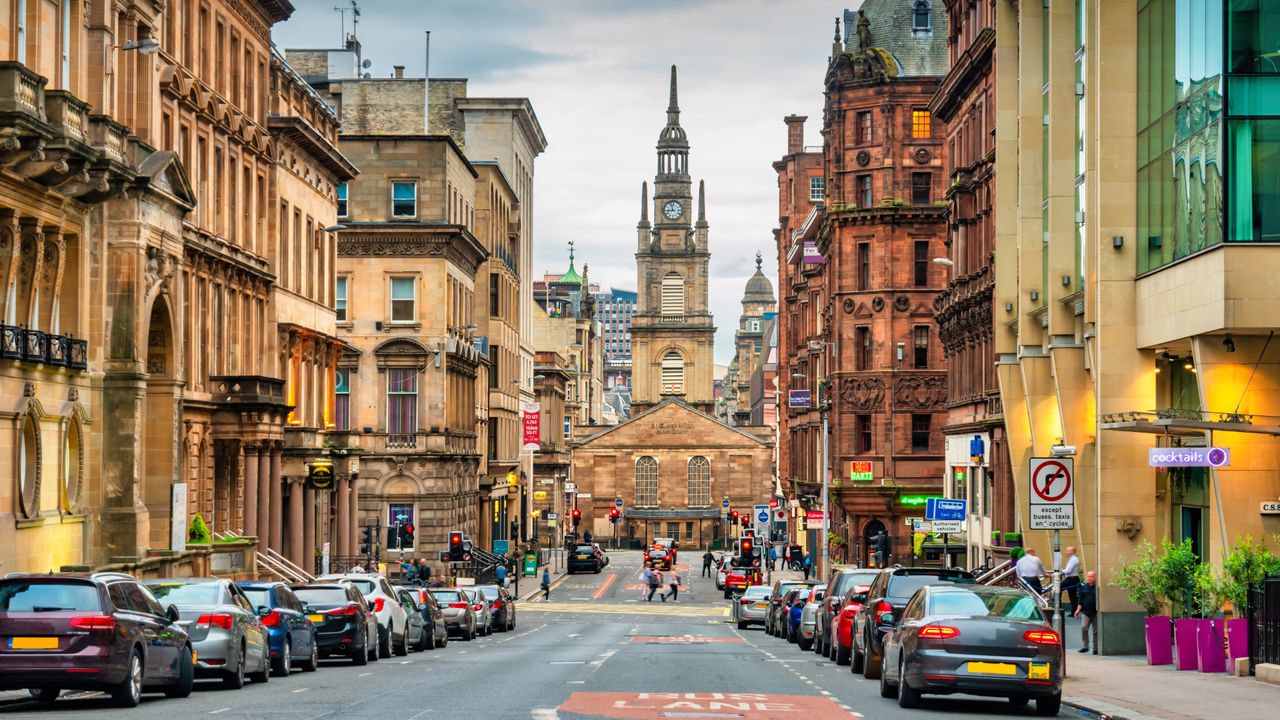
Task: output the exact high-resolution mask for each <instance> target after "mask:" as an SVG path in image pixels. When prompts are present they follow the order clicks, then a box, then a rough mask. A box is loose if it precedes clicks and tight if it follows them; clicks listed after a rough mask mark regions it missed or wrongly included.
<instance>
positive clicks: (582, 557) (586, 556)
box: [578, 555, 591, 560]
mask: <svg viewBox="0 0 1280 720" xmlns="http://www.w3.org/2000/svg"><path fill="white" fill-rule="evenodd" d="M589 557H591V556H590V555H579V556H578V559H579V560H586V559H587V558H589Z"/></svg>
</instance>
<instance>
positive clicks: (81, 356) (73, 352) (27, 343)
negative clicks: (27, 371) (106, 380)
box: [0, 325, 89, 371]
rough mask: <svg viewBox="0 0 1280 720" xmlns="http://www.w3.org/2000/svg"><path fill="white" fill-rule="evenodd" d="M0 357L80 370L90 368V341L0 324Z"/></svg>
mask: <svg viewBox="0 0 1280 720" xmlns="http://www.w3.org/2000/svg"><path fill="white" fill-rule="evenodd" d="M0 358H3V359H5V360H18V361H20V362H26V363H38V364H40V365H52V366H55V367H65V368H71V369H72V370H81V371H83V370H88V369H89V341H88V340H77V339H76V338H74V337H72V336H70V335H54V334H53V333H46V332H41V331H39V330H28V329H27V328H24V327H19V326H17V325H0Z"/></svg>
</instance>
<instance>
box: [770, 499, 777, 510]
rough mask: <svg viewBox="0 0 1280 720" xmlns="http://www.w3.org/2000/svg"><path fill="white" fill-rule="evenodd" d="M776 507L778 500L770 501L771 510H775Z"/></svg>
mask: <svg viewBox="0 0 1280 720" xmlns="http://www.w3.org/2000/svg"><path fill="white" fill-rule="evenodd" d="M776 507H778V498H773V499H772V500H770V501H769V509H770V510H772V509H773V508H776Z"/></svg>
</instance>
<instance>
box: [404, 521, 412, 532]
mask: <svg viewBox="0 0 1280 720" xmlns="http://www.w3.org/2000/svg"><path fill="white" fill-rule="evenodd" d="M404 531H405V532H407V533H412V532H413V523H409V524H408V525H405V526H404Z"/></svg>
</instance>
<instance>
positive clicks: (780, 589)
mask: <svg viewBox="0 0 1280 720" xmlns="http://www.w3.org/2000/svg"><path fill="white" fill-rule="evenodd" d="M817 584H818V583H817V582H816V581H811V580H775V581H773V590H772V591H771V592H770V593H769V613H768V614H767V615H765V618H764V631H765V632H766V633H768V634H770V635H776V636H777V637H782V623H781V622H780V620H781V618H782V613H781V612H780V610H781V607H782V596H783V595H786V594H787V591H788V590H791V589H794V588H797V587H800V586H813V585H817Z"/></svg>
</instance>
